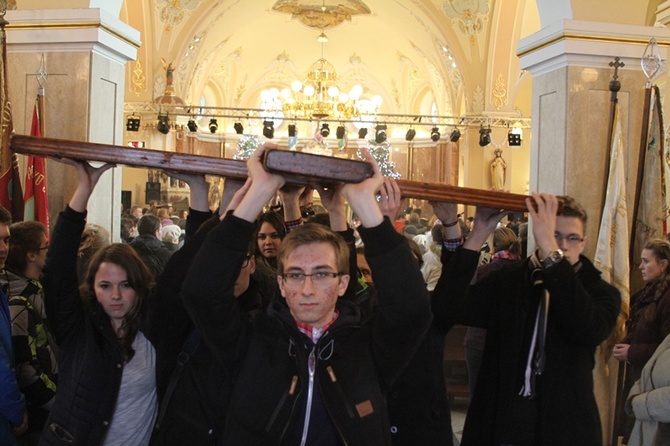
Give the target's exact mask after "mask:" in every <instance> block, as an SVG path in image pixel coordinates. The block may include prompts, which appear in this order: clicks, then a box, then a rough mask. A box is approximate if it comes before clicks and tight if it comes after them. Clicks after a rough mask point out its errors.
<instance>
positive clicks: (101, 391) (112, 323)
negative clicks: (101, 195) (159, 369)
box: [42, 160, 157, 445]
mask: <svg viewBox="0 0 670 446" xmlns="http://www.w3.org/2000/svg"><path fill="white" fill-rule="evenodd" d="M62 161H63V162H65V163H67V164H70V165H73V166H74V167H75V168H76V169H77V173H78V177H79V182H78V185H77V188H76V190H75V192H74V194H73V195H72V198H71V199H70V202H69V203H68V205H67V207H66V208H65V210H63V211H62V212H61V213H60V215H59V217H58V220H57V222H56V226H55V228H54V232H53V235H52V239H51V242H50V245H49V251H48V254H47V263H46V268H45V275H44V280H43V282H42V283H43V285H44V289H45V305H46V311H47V315H48V318H49V321H50V323H51V325H52V331H53V333H54V335H55V337H56V340H57V343H58V345H59V346H60V349H61V357H60V360H59V365H60V375H59V382H58V396H57V398H56V402H55V404H54V406H53V409H52V410H51V414H50V417H49V419H48V421H47V423H46V426H45V430H44V432H43V434H42V444H46V445H52V444H54V445H55V444H64V443H68V444H77V445H146V444H148V442H149V437H150V435H151V430H152V427H153V423H154V419H155V417H156V404H157V403H156V382H155V351H154V347H153V345H152V344H151V342H149V340H148V339H147V338H146V337H145V336H144V334H143V331H144V328H145V325H146V318H145V317H144V314H145V311H144V308H145V304H146V298H147V296H148V294H149V290H150V289H151V286H152V283H151V273H150V272H149V270H148V269H147V267H146V266H145V265H144V263H143V262H142V260H141V259H140V258H139V257H138V256H137V254H136V253H135V251H134V250H133V248H131V247H130V246H128V245H125V244H119V243H115V244H112V245H109V246H106V247H104V248H102V249H101V250H99V251H98V252H97V253H96V254H95V256H94V257H93V258H92V259H91V261H90V264H89V267H88V270H87V272H86V275H85V278H84V280H82V285H81V287H79V282H78V278H77V250H78V249H79V241H80V238H81V234H82V231H83V230H84V227H85V224H86V207H87V204H88V200H89V198H90V196H91V194H92V192H93V189H94V188H95V185H96V184H97V182H98V180H99V179H100V177H101V175H102V174H103V173H104V172H105V171H107V170H108V169H110V168H111V167H114V165H111V164H105V165H103V166H101V167H99V168H94V167H92V166H90V165H89V164H88V163H86V162H75V161H70V160H62Z"/></svg>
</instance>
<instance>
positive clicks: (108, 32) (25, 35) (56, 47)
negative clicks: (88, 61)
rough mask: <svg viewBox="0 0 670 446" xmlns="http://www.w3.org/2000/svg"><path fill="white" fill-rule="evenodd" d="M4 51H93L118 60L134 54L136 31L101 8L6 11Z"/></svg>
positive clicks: (124, 59) (125, 59)
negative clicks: (5, 47) (5, 46)
mask: <svg viewBox="0 0 670 446" xmlns="http://www.w3.org/2000/svg"><path fill="white" fill-rule="evenodd" d="M5 17H6V19H7V21H8V22H9V24H8V25H7V28H6V29H7V51H8V52H30V53H35V52H38V53H39V52H71V51H95V52H98V53H101V54H104V55H106V56H107V57H109V58H110V59H113V60H117V61H119V62H120V63H126V62H127V61H129V60H135V59H136V58H137V49H138V48H139V46H140V45H141V41H140V32H139V31H137V30H136V29H134V28H132V27H131V26H129V25H127V24H126V23H124V22H122V21H121V20H119V18H118V17H115V16H114V15H112V14H111V13H109V12H108V11H106V10H104V9H42V10H15V11H7V15H6V16H5Z"/></svg>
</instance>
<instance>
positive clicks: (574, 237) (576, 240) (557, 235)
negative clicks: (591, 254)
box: [554, 232, 584, 245]
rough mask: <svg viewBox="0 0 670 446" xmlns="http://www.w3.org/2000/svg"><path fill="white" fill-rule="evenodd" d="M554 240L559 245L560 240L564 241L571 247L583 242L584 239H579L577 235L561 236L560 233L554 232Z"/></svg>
mask: <svg viewBox="0 0 670 446" xmlns="http://www.w3.org/2000/svg"><path fill="white" fill-rule="evenodd" d="M554 238H555V239H556V242H557V243H561V241H562V240H565V241H566V242H568V243H570V244H571V245H574V244H575V243H579V242H583V241H584V237H580V236H578V235H577V234H568V235H563V234H561V233H560V232H554Z"/></svg>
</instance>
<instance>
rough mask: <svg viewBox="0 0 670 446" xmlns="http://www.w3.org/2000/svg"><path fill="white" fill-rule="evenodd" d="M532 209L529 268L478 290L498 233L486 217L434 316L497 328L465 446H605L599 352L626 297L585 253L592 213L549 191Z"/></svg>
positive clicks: (518, 266) (460, 251)
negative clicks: (486, 251) (482, 258)
mask: <svg viewBox="0 0 670 446" xmlns="http://www.w3.org/2000/svg"><path fill="white" fill-rule="evenodd" d="M559 200H560V202H561V206H560V210H559ZM526 205H527V208H528V213H529V215H530V218H531V221H532V228H533V236H534V239H535V245H536V246H537V249H536V250H535V252H534V253H532V255H531V256H530V257H528V258H527V259H525V260H524V261H521V262H508V263H507V264H505V265H504V266H503V267H502V268H501V269H500V270H499V271H495V272H493V273H491V274H489V275H488V276H486V277H484V278H483V279H481V280H479V281H478V282H477V283H475V284H470V281H471V279H472V276H473V275H474V273H475V271H476V268H477V262H478V260H479V248H480V247H481V245H482V244H483V243H484V241H485V240H486V239H487V238H488V236H489V234H490V233H491V232H492V230H493V229H494V227H491V226H490V225H489V223H491V220H490V219H489V218H484V219H483V220H480V219H479V218H478V216H477V215H475V224H474V228H473V230H472V232H471V233H470V236H469V237H468V238H467V240H466V241H465V243H464V244H463V246H462V247H461V248H456V249H455V251H453V249H454V248H451V249H449V247H447V246H446V245H445V248H443V250H442V252H443V255H444V256H445V257H443V260H444V262H446V263H445V266H444V268H443V274H442V277H441V278H440V281H438V284H437V286H436V287H435V291H434V301H433V310H434V311H435V312H436V314H437V313H438V312H439V313H444V314H450V313H451V314H454V315H455V317H456V318H457V319H458V321H459V322H460V323H462V324H464V325H468V326H476V327H481V328H486V330H487V332H486V349H485V350H484V355H483V358H482V365H481V369H480V372H479V375H478V377H477V386H476V387H475V391H474V395H473V397H472V400H471V402H470V406H469V408H468V414H467V417H466V420H465V426H464V429H463V437H462V441H461V445H462V446H482V445H495V446H500V445H515V446H516V445H518V446H523V445H542V446H563V445H568V444H569V445H580V446H587V445H588V446H602V432H601V426H600V416H599V414H598V408H597V405H596V401H595V395H594V393H593V367H594V365H595V357H594V355H595V349H596V347H597V346H598V345H599V344H600V343H601V342H602V341H604V340H605V339H607V337H608V336H609V335H610V333H611V332H612V330H613V328H614V326H615V324H616V320H617V317H618V315H619V308H620V305H621V298H620V294H619V292H618V290H617V289H616V288H614V287H613V286H612V285H610V284H608V283H606V282H605V281H604V280H603V279H602V278H601V277H600V272H599V271H598V270H597V269H596V268H595V267H594V266H593V264H592V263H591V262H590V261H589V260H588V259H587V258H586V257H585V256H583V255H582V252H583V251H584V248H585V246H586V237H585V235H584V233H585V230H586V220H587V217H586V212H585V210H584V208H583V207H582V206H580V205H579V204H578V203H577V202H576V201H575V200H573V199H572V198H570V197H556V196H553V195H550V194H544V193H533V194H532V198H528V199H527V200H526ZM436 209H437V208H436ZM479 211H480V209H477V212H479ZM494 211H498V210H491V212H493V213H492V214H491V215H496V214H495V212H494ZM436 213H437V210H436ZM438 217H440V219H441V220H443V218H442V217H441V216H440V215H439V214H438ZM452 217H453V216H452ZM445 218H449V217H448V216H447V217H445ZM443 221H449V220H443ZM450 230H451V228H450ZM454 230H455V231H458V230H456V229H454ZM457 235H458V234H453V235H451V236H450V237H449V238H453V237H454V236H457Z"/></svg>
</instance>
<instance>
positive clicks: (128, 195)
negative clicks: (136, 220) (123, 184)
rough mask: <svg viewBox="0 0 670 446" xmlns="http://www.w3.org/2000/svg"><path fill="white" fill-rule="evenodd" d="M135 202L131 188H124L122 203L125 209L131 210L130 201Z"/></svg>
mask: <svg viewBox="0 0 670 446" xmlns="http://www.w3.org/2000/svg"><path fill="white" fill-rule="evenodd" d="M132 202H133V193H132V192H131V191H129V190H122V191H121V205H122V206H123V210H124V212H125V211H130V206H131V205H130V203H132Z"/></svg>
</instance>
